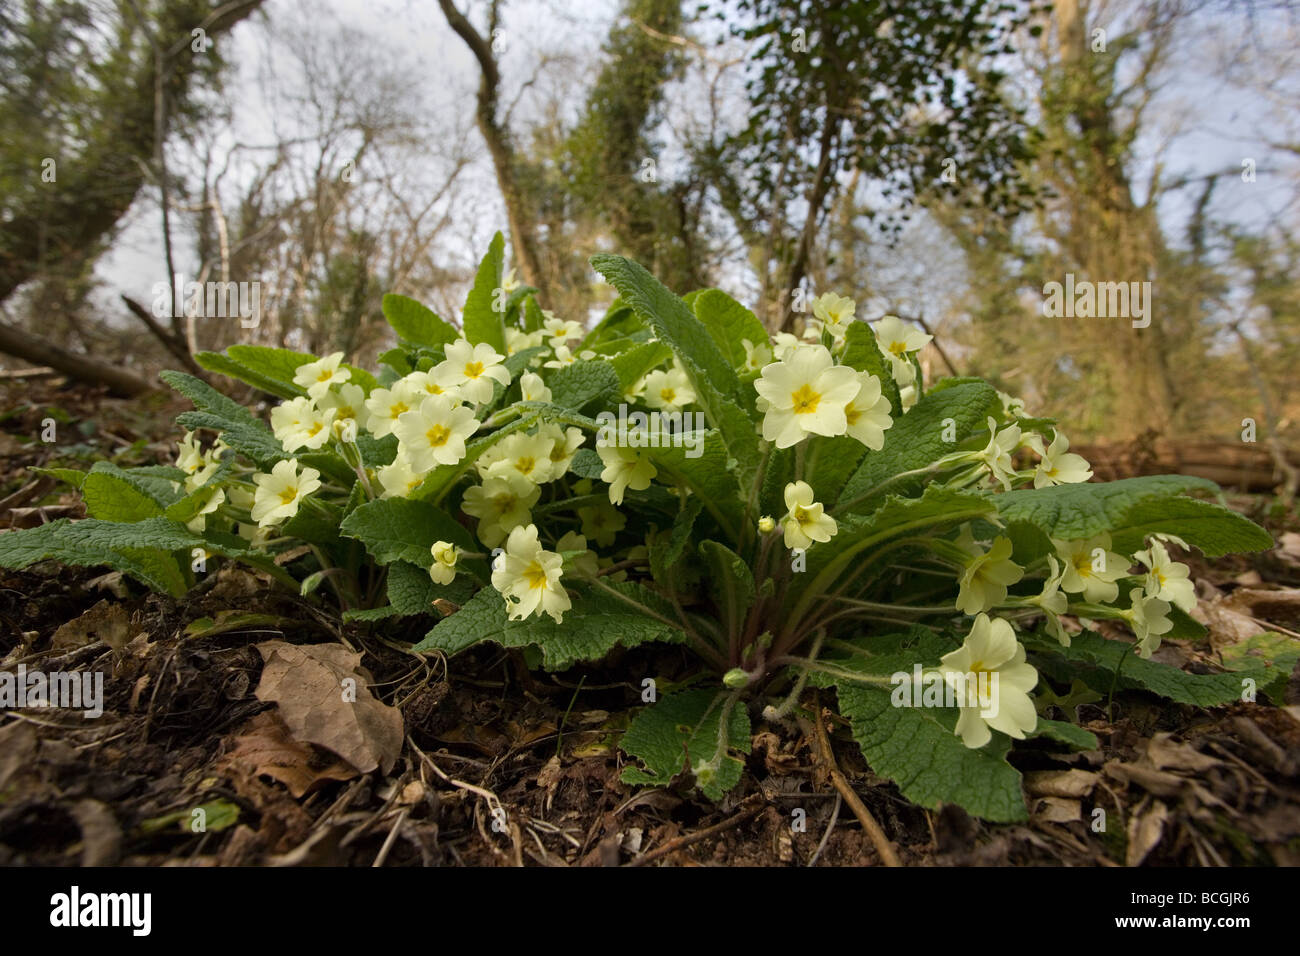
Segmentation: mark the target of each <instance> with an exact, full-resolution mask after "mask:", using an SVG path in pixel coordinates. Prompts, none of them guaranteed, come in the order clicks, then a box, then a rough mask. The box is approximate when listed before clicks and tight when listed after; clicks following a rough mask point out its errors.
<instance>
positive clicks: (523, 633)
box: [415, 582, 686, 670]
mask: <svg viewBox="0 0 1300 956" xmlns="http://www.w3.org/2000/svg"><path fill="white" fill-rule="evenodd" d="M605 586H606V587H609V588H612V589H613V590H615V591H617V592H618V595H621V597H620V596H616V595H612V594H610V593H609V592H608V591H605V590H604V589H602V588H584V589H583V590H582V591H581V593H579V594H578V596H576V597H574V598H572V600H573V606H572V607H571V608H570V609H569V610H568V611H566V612H565V613H564V622H563V623H562V624H556V623H555V621H553V620H552V619H551V618H550V617H549V616H545V615H544V616H542V617H535V616H531V617H528V618H525V619H524V620H522V621H510V620H508V619H507V618H506V602H505V598H504V597H502V596H501V595H500V594H499V593H497V591H496V590H494V589H493V588H490V587H485V588H483V589H482V590H480V591H479V592H478V593H477V594H475V595H474V597H473V598H472V599H471V600H470V601H469V602H468V603H466V604H465V605H464V606H463V607H462V608H461V609H460V610H459V611H457V612H456V613H454V614H452V615H451V616H449V617H447V618H445V619H444V620H442V621H440V622H439V623H438V624H436V625H435V626H434V627H433V629H432V630H431V631H429V633H428V634H427V635H426V636H425V638H424V640H423V641H421V642H420V643H419V644H417V645H416V646H415V650H417V651H431V650H441V651H444V652H445V653H447V654H455V653H457V652H458V651H463V650H464V649H465V648H467V647H472V646H473V645H475V644H478V643H480V642H482V641H493V642H494V643H497V644H500V645H501V646H502V647H526V646H528V645H536V646H537V647H540V648H541V650H542V660H543V664H544V666H545V667H546V669H547V670H564V669H565V668H567V667H572V666H573V665H574V664H577V663H579V662H581V661H595V660H600V659H601V658H602V657H604V656H605V655H606V654H608V653H609V652H610V651H611V650H613V648H614V647H616V646H622V647H636V646H637V645H638V644H645V643H648V642H651V641H663V642H666V643H674V644H678V643H681V642H683V641H685V639H686V636H685V634H683V633H682V631H681V630H680V629H679V628H678V627H676V626H675V625H672V624H668V623H664V621H662V620H659V619H657V618H656V617H651V616H650V615H648V614H647V613H646V612H645V610H644V608H646V607H649V608H651V609H653V610H655V611H656V614H657V615H658V616H659V617H664V616H665V611H666V612H667V613H672V612H671V608H667V607H665V602H664V601H663V600H662V599H661V598H659V597H658V596H657V595H655V594H654V593H653V592H651V591H649V590H647V589H646V588H644V587H642V586H640V585H635V584H629V583H618V582H609V583H608V584H607V585H605Z"/></svg>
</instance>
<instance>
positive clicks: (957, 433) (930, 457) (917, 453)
mask: <svg viewBox="0 0 1300 956" xmlns="http://www.w3.org/2000/svg"><path fill="white" fill-rule="evenodd" d="M995 408H1001V402H1000V401H999V399H998V393H997V392H996V391H994V389H993V388H992V387H991V386H989V385H985V384H983V383H979V384H976V383H967V384H962V385H957V386H955V387H953V388H948V389H944V390H943V391H941V392H930V393H928V394H926V395H925V396H923V397H922V398H921V400H920V401H919V402H917V403H916V406H915V407H914V408H913V409H912V410H911V411H909V412H908V413H907V414H906V415H903V416H901V417H897V416H896V417H895V418H894V424H893V426H892V427H891V428H890V429H889V430H888V431H886V432H885V445H884V447H883V448H881V449H880V451H876V452H868V453H867V456H866V457H865V458H864V459H863V460H862V464H861V466H860V467H859V468H858V470H857V471H855V472H854V473H853V477H851V478H850V479H849V480H848V482H847V483H846V484H845V486H844V490H843V491H842V492H841V493H840V497H839V502H838V505H837V507H838V508H841V509H848V510H850V511H854V512H857V513H865V512H868V511H872V510H874V509H875V508H876V507H877V506H878V505H879V504H880V501H881V499H882V498H883V497H884V496H885V495H886V494H915V493H916V492H918V491H920V489H921V488H922V487H923V486H924V484H925V478H924V476H920V475H918V476H914V477H908V478H904V479H901V480H896V481H893V480H891V479H894V478H895V476H897V475H900V474H902V473H903V472H906V471H914V470H915V469H918V468H924V467H926V466H927V465H929V464H931V463H932V462H934V461H936V460H938V459H939V458H942V457H943V456H944V455H947V454H950V453H952V452H954V451H956V450H957V446H958V445H959V444H960V443H961V442H962V441H963V440H965V439H967V438H969V437H970V436H972V435H974V434H975V433H977V432H979V431H980V430H984V431H986V432H987V429H988V426H987V425H986V419H987V417H988V416H989V415H991V414H993V412H994V409H995ZM948 419H952V423H951V432H950V433H949V436H950V437H954V438H955V441H953V442H946V441H944V437H945V427H944V426H945V422H947V420H948ZM886 482H889V483H888V484H887V485H886ZM881 486H884V487H881ZM877 488H879V489H880V490H879V491H877V492H875V493H873V489H877Z"/></svg>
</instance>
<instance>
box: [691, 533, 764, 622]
mask: <svg viewBox="0 0 1300 956" xmlns="http://www.w3.org/2000/svg"><path fill="white" fill-rule="evenodd" d="M700 556H701V557H702V558H704V562H705V564H706V565H708V568H709V571H710V572H711V574H712V577H713V580H712V581H711V582H710V583H711V588H710V591H711V592H712V594H713V599H714V602H715V603H716V604H717V606H718V610H719V612H720V613H721V615H722V624H723V629H724V630H723V632H724V633H726V634H739V633H740V632H741V628H742V626H743V624H744V621H745V616H746V615H747V614H748V613H749V609H750V608H751V607H752V606H753V604H754V574H753V572H752V571H750V569H749V565H748V564H746V563H745V561H744V560H743V559H742V558H741V557H740V555H738V554H736V553H735V552H734V551H732V550H731V549H730V548H728V547H727V546H726V545H724V544H720V543H719V542H717V541H702V542H701V543H700Z"/></svg>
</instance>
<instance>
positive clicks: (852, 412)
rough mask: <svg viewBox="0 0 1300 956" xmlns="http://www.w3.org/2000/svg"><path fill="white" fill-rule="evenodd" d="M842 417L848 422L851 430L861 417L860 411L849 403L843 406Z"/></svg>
mask: <svg viewBox="0 0 1300 956" xmlns="http://www.w3.org/2000/svg"><path fill="white" fill-rule="evenodd" d="M844 417H845V418H846V419H847V420H848V423H849V427H850V428H852V427H853V426H854V425H856V424H857V423H858V419H859V418H861V417H862V410H861V409H859V408H858V407H857V406H856V405H854V404H853V403H852V402H849V403H848V404H847V405H845V406H844Z"/></svg>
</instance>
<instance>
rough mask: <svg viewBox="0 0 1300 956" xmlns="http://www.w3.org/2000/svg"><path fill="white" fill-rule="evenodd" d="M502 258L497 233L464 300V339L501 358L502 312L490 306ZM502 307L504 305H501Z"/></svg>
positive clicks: (502, 247) (502, 244) (501, 239)
mask: <svg viewBox="0 0 1300 956" xmlns="http://www.w3.org/2000/svg"><path fill="white" fill-rule="evenodd" d="M504 259H505V238H504V237H503V236H502V235H501V233H499V232H498V233H497V234H496V235H495V236H493V237H492V244H491V245H490V246H488V253H487V255H486V256H484V257H483V261H482V262H481V263H480V264H479V267H478V274H477V275H476V276H475V277H474V287H473V288H472V289H470V290H469V295H468V296H467V297H466V299H465V318H464V323H463V324H464V329H465V338H467V339H469V340H470V341H471V342H473V343H474V344H475V345H477V344H478V343H479V342H486V343H487V344H488V345H490V346H492V347H493V348H494V349H496V350H497V351H498V352H499V353H501V354H502V355H505V354H506V326H505V312H504V311H502V312H498V311H496V310H495V309H494V308H493V307H494V306H495V305H496V301H497V290H498V289H500V288H501V268H502V263H503V262H504ZM503 304H504V303H503Z"/></svg>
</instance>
